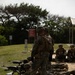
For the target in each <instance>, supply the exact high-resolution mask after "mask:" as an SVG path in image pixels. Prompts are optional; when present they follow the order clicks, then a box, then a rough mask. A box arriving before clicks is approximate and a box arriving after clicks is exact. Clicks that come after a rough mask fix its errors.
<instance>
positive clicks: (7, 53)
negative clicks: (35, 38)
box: [0, 44, 69, 75]
mask: <svg viewBox="0 0 75 75" xmlns="http://www.w3.org/2000/svg"><path fill="white" fill-rule="evenodd" d="M63 46H64V48H65V49H66V50H67V49H68V48H69V47H68V46H67V45H66V44H63ZM31 48H32V44H28V51H29V50H31ZM57 48H58V44H55V45H54V49H55V50H56V49H57ZM25 51H27V50H25V45H24V44H20V45H9V46H0V75H6V71H4V69H3V67H6V66H11V65H14V64H12V61H13V60H24V59H26V58H27V57H28V56H30V54H31V53H30V51H29V52H28V51H27V53H25Z"/></svg>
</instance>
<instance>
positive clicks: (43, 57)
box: [31, 28, 51, 75]
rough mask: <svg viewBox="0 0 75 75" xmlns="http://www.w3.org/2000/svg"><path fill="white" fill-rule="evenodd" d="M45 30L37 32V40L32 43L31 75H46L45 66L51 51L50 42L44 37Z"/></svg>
mask: <svg viewBox="0 0 75 75" xmlns="http://www.w3.org/2000/svg"><path fill="white" fill-rule="evenodd" d="M45 35H46V34H45V29H43V28H41V29H40V30H39V32H38V38H37V40H36V41H35V43H34V46H33V49H32V53H31V57H32V60H33V65H32V72H31V75H36V74H37V73H38V72H39V73H40V75H47V71H46V70H47V65H48V62H49V54H50V50H51V45H50V41H49V40H48V38H46V36H45Z"/></svg>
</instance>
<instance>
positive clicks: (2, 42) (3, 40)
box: [0, 35, 8, 46]
mask: <svg viewBox="0 0 75 75" xmlns="http://www.w3.org/2000/svg"><path fill="white" fill-rule="evenodd" d="M7 44H8V40H7V39H6V38H5V37H4V36H2V35H0V46H4V45H7Z"/></svg>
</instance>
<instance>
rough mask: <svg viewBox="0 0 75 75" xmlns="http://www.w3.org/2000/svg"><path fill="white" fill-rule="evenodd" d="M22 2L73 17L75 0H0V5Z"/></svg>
mask: <svg viewBox="0 0 75 75" xmlns="http://www.w3.org/2000/svg"><path fill="white" fill-rule="evenodd" d="M22 2H24V3H29V4H31V3H32V4H34V5H38V6H40V7H41V8H43V9H46V10H47V11H48V12H50V13H51V14H55V15H60V16H66V17H72V18H75V0H0V5H3V6H5V5H9V4H16V3H18V4H20V3H22Z"/></svg>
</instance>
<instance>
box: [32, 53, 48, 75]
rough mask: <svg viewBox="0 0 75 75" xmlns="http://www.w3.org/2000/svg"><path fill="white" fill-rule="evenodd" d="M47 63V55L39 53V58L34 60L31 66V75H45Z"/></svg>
mask: <svg viewBox="0 0 75 75" xmlns="http://www.w3.org/2000/svg"><path fill="white" fill-rule="evenodd" d="M48 62H49V53H41V54H40V58H35V59H34V61H33V65H32V73H31V75H37V73H39V75H47V66H48Z"/></svg>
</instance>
